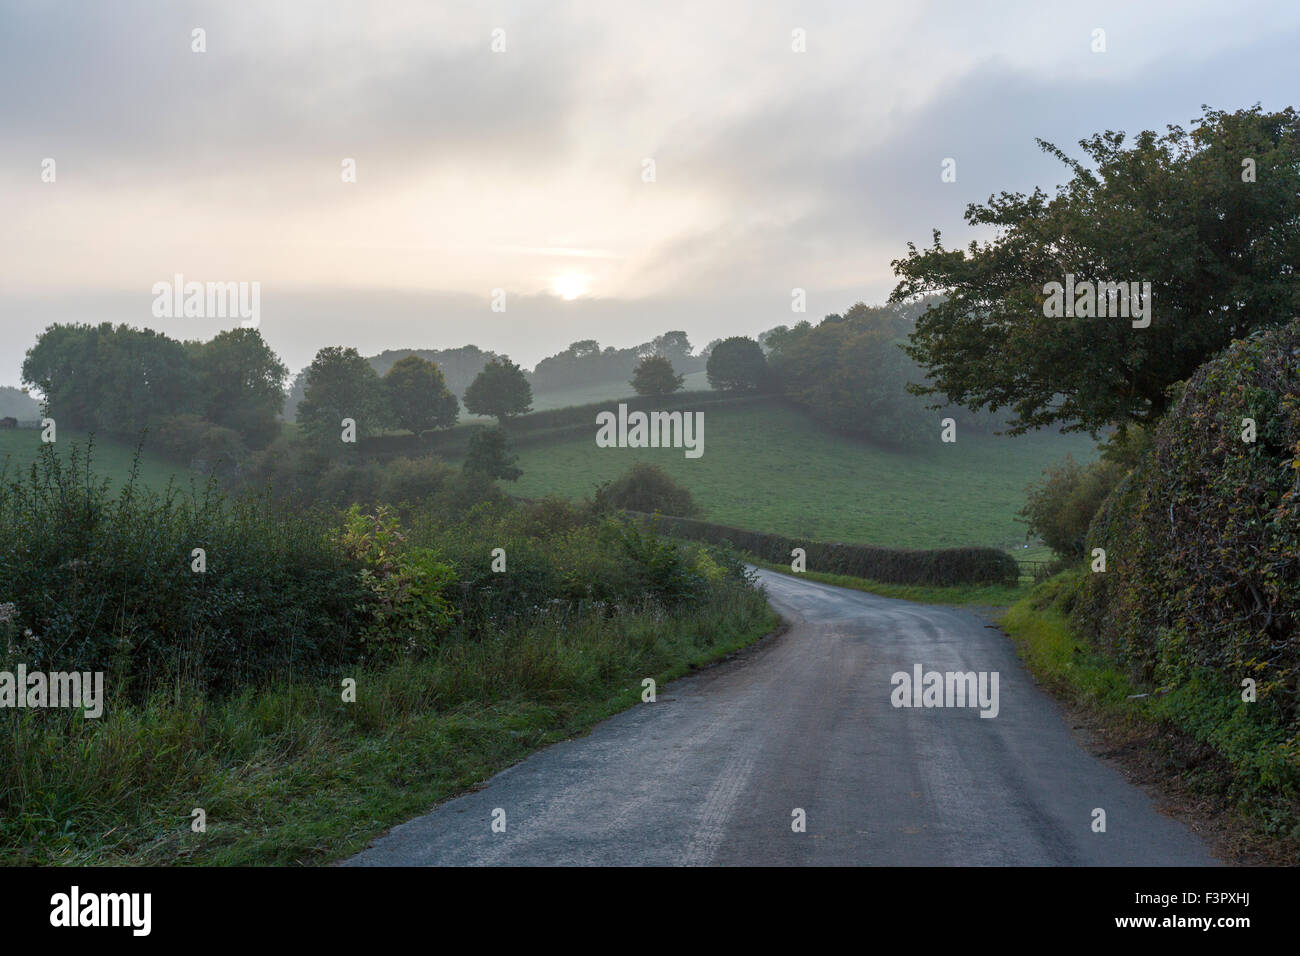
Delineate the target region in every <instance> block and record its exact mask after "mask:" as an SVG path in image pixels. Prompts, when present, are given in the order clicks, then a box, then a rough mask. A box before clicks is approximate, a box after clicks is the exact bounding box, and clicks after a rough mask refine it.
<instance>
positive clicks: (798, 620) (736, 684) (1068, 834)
mask: <svg viewBox="0 0 1300 956" xmlns="http://www.w3.org/2000/svg"><path fill="white" fill-rule="evenodd" d="M760 575H761V578H762V581H763V583H764V584H765V585H766V587H767V589H768V592H769V595H770V598H771V602H772V605H773V606H774V607H775V608H776V609H777V611H779V612H780V613H781V614H782V616H784V617H785V618H786V619H787V620H788V621H789V622H790V627H789V629H788V630H787V631H786V632H785V633H783V634H781V635H779V636H778V637H775V638H771V639H768V640H767V641H766V642H765V643H763V644H762V645H760V646H759V647H758V648H756V649H754V650H752V651H750V652H747V653H746V654H743V655H741V656H740V657H738V658H737V659H736V660H733V661H731V662H728V663H725V664H722V665H719V666H717V667H714V668H711V669H708V670H706V671H703V672H701V673H700V674H697V675H694V676H691V677H687V678H684V679H682V680H679V681H675V682H674V683H672V684H671V685H669V686H666V687H660V688H659V689H658V699H657V701H656V702H654V703H642V704H638V705H637V706H635V707H633V708H631V709H630V710H627V711H625V712H623V713H621V714H618V715H616V716H614V717H612V718H610V719H609V720H606V721H604V722H603V723H601V724H599V725H598V726H597V727H596V728H595V729H594V730H593V731H592V732H591V733H590V734H588V735H587V736H585V737H580V738H578V739H575V740H570V741H566V742H563V743H560V744H557V745H555V746H553V747H549V748H547V749H546V750H543V751H540V752H539V753H537V754H534V755H533V756H532V757H530V758H528V759H527V760H525V761H523V762H522V763H519V764H516V765H515V766H513V767H511V768H510V769H508V770H505V771H503V772H502V773H500V774H497V776H495V777H493V778H492V779H491V780H490V781H489V782H488V783H487V784H486V786H485V787H484V788H482V789H480V790H477V791H475V792H473V793H470V794H467V795H465V796H462V797H458V798H456V799H454V800H450V801H448V802H446V803H444V804H441V805H440V806H438V807H437V808H436V809H435V810H434V811H433V812H432V813H429V814H427V815H425V816H422V817H418V818H416V819H415V820H412V821H410V822H408V823H405V824H402V825H401V826H398V827H395V828H394V829H393V830H392V831H390V832H389V833H388V834H387V835H385V836H383V837H381V838H380V839H378V840H376V841H375V842H374V843H373V844H372V845H371V846H370V847H369V848H367V849H366V850H365V851H363V852H362V853H360V854H358V855H357V856H355V857H353V858H351V859H350V860H348V861H346V864H345V865H349V866H386V865H400V866H426V865H440V866H445V865H493V864H497V865H500V864H505V865H529V866H531V865H577V864H582V865H727V864H744V865H805V864H808V865H835V864H852V865H957V866H969V865H1030V866H1034V865H1038V866H1042V865H1052V866H1077V865H1116V866H1124V865H1148V866H1152V865H1157V866H1158V865H1198V864H1200V865H1213V864H1215V863H1216V862H1217V861H1216V860H1215V859H1214V858H1213V857H1212V856H1211V855H1210V853H1209V851H1208V849H1207V848H1206V846H1205V845H1204V843H1203V842H1202V841H1201V840H1200V838H1199V837H1197V836H1196V835H1194V834H1193V833H1192V832H1191V831H1190V830H1188V829H1187V828H1186V827H1185V826H1183V825H1182V824H1181V823H1178V822H1177V821H1175V820H1173V819H1171V818H1169V817H1166V816H1163V815H1162V814H1160V813H1158V812H1157V811H1156V810H1155V809H1154V807H1153V805H1152V802H1151V800H1150V799H1149V798H1148V797H1147V796H1146V795H1145V794H1144V793H1143V792H1142V791H1141V790H1139V789H1138V788H1136V787H1134V786H1132V785H1131V784H1129V783H1127V782H1126V781H1125V780H1124V778H1123V777H1122V776H1121V775H1120V774H1119V772H1117V771H1116V770H1115V769H1113V768H1112V767H1110V766H1109V765H1107V764H1105V763H1103V762H1102V761H1100V760H1098V759H1097V758H1096V757H1094V756H1092V755H1090V754H1089V753H1087V752H1086V751H1085V750H1083V749H1082V748H1081V747H1080V745H1079V744H1078V743H1077V742H1076V741H1075V739H1074V738H1073V737H1072V736H1071V734H1070V730H1069V728H1068V726H1067V724H1066V722H1065V719H1064V717H1063V716H1062V714H1061V712H1060V710H1059V708H1058V707H1057V705H1056V704H1055V703H1054V702H1053V701H1052V700H1051V699H1050V698H1049V697H1048V696H1047V695H1046V694H1045V693H1044V692H1043V691H1041V690H1039V689H1038V687H1037V686H1035V684H1034V682H1033V680H1032V678H1030V676H1029V675H1028V673H1027V672H1026V671H1025V669H1024V668H1023V666H1022V665H1021V664H1020V663H1019V661H1018V660H1017V658H1016V655H1015V652H1014V649H1013V648H1012V645H1011V642H1010V641H1009V640H1008V639H1007V638H1006V637H1005V636H1004V635H1003V634H1001V633H1000V632H999V631H997V630H995V629H992V628H989V627H987V626H986V624H987V621H985V620H984V619H982V618H980V617H979V616H978V615H976V614H975V613H972V612H968V611H963V610H959V609H953V608H943V607H931V606H926V605H918V604H911V603H908V602H905V601H896V600H891V599H888V598H881V597H876V596H874V595H870V594H864V593H862V592H859V591H850V590H845V589H843V588H836V587H830V586H828V585H824V584H818V583H816V582H813V581H808V580H806V579H801V578H792V577H788V576H786V575H780V574H773V573H770V572H766V571H763V572H760ZM917 664H919V665H921V666H922V668H923V669H924V670H925V671H929V670H935V671H939V672H948V671H952V672H965V671H975V672H981V671H982V672H995V671H996V672H997V673H998V675H999V680H998V713H997V716H996V717H991V718H985V717H980V711H979V709H978V708H977V707H970V706H966V707H929V708H927V707H895V706H893V704H892V703H891V695H892V694H893V692H894V686H893V684H892V683H891V678H892V675H893V674H895V673H896V672H905V673H908V674H909V675H910V674H912V673H913V672H914V667H915V665H917ZM1096 808H1100V809H1102V810H1104V811H1105V823H1106V831H1105V832H1104V833H1098V832H1094V830H1093V820H1094V813H1093V811H1094V809H1096ZM498 810H500V811H504V823H505V832H504V833H500V832H493V830H492V822H493V818H494V811H498ZM796 810H803V811H804V815H805V819H806V830H805V832H802V833H801V832H795V830H794V826H793V825H794V823H795V821H796V816H795V811H796ZM496 818H497V819H498V820H500V819H501V814H500V813H497V814H496Z"/></svg>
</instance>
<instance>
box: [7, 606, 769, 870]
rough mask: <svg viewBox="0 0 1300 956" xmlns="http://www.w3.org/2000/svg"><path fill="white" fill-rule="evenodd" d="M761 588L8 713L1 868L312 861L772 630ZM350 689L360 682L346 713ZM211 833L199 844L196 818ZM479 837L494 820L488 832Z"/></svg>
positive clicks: (342, 851)
mask: <svg viewBox="0 0 1300 956" xmlns="http://www.w3.org/2000/svg"><path fill="white" fill-rule="evenodd" d="M775 625H776V618H775V615H773V614H772V612H771V611H770V610H769V609H768V608H767V606H766V605H765V604H764V603H763V602H762V600H761V598H760V597H759V596H758V595H757V593H756V592H752V591H750V592H742V591H737V590H735V589H726V590H724V591H720V592H719V594H718V595H717V596H716V597H714V598H712V599H710V600H709V601H708V602H707V603H705V604H704V605H702V606H696V607H693V608H691V609H690V610H680V611H677V612H674V613H669V612H665V611H663V610H662V609H658V608H656V607H655V606H653V605H647V606H645V607H642V608H639V609H630V610H627V611H625V612H622V613H619V614H617V615H615V616H613V617H599V616H588V617H586V618H584V619H580V620H577V621H575V620H574V619H573V618H571V617H570V619H569V620H568V621H559V620H556V621H552V622H540V623H535V624H533V625H530V626H528V627H527V628H524V629H520V630H516V631H514V632H512V633H498V634H495V635H492V636H490V637H487V638H482V637H480V638H478V639H468V638H465V639H456V640H450V641H448V642H447V643H445V644H444V645H442V646H440V647H439V648H438V650H437V651H436V653H434V654H433V655H431V656H429V657H428V658H426V659H423V660H420V661H402V662H399V663H397V664H393V665H391V666H389V667H386V668H383V669H374V670H360V669H358V670H355V671H352V672H350V673H348V674H347V675H344V674H340V675H339V676H340V681H338V682H315V683H302V684H297V685H290V686H281V687H271V688H269V689H262V690H258V691H248V692H245V693H243V694H240V695H238V696H236V697H232V698H229V699H227V700H224V701H215V702H214V701H206V702H205V701H204V700H201V699H195V698H190V699H180V700H178V699H175V698H166V697H155V698H154V699H153V700H151V701H150V702H149V703H148V704H143V705H122V706H110V707H109V709H108V710H107V712H106V713H105V715H104V717H103V718H101V719H100V720H90V721H87V720H83V719H82V718H81V717H79V716H76V717H68V716H67V715H66V714H65V713H63V712H33V711H28V710H23V711H18V710H7V711H5V712H3V714H2V715H0V723H2V724H3V729H2V730H0V747H3V748H4V749H5V750H6V751H8V753H7V754H5V755H4V761H5V762H9V763H10V764H11V766H12V768H13V771H14V772H13V773H12V774H11V775H10V776H9V777H8V778H7V779H6V781H5V786H6V788H8V789H10V793H9V794H8V795H7V801H6V802H7V803H8V805H9V808H10V812H8V813H6V814H5V816H4V818H3V819H2V820H0V863H6V864H14V863H39V864H128V865H134V864H175V863H190V864H222V865H260V864H280V865H284V864H320V863H324V862H327V861H330V860H334V859H338V858H341V857H344V856H347V855H349V854H351V853H353V852H356V851H357V850H359V849H361V848H362V847H363V846H364V845H365V844H366V843H367V841H368V840H369V839H371V838H372V837H374V836H375V835H377V834H379V833H380V832H382V831H383V830H384V829H386V828H387V827H389V826H392V825H394V824H396V823H399V822H402V821H404V820H407V819H409V818H411V817H413V816H416V815H418V814H420V813H423V812H426V811H427V810H428V809H429V808H430V807H431V806H432V805H433V804H435V803H436V802H438V801H440V800H442V799H445V798H447V797H449V796H452V795H454V794H456V793H458V792H461V791H464V790H466V789H467V788H469V787H471V786H473V785H474V784H475V783H477V782H478V781H481V780H483V779H484V778H486V777H488V776H490V775H491V774H493V773H495V772H496V771H499V770H501V769H503V768H504V767H506V766H508V765H510V764H512V763H514V762H516V761H518V760H519V759H521V758H523V757H524V756H526V755H527V754H528V753H529V752H530V751H532V750H535V749H536V748H538V747H541V746H544V745H546V744H549V743H552V742H555V741H557V740H561V739H564V738H566V737H569V736H572V735H574V734H577V733H581V732H583V731H585V730H586V729H588V728H589V727H590V726H591V725H592V724H594V723H595V722H596V721H598V720H600V719H602V718H603V717H606V716H608V715H610V714H612V713H614V712H616V711H618V710H621V709H623V708H625V707H628V706H632V705H634V704H637V703H639V701H640V693H641V680H642V679H643V678H645V677H654V678H655V679H656V680H657V681H659V682H660V683H661V684H662V683H663V682H664V681H667V680H669V679H670V678H672V677H675V676H679V675H680V674H682V673H685V672H686V671H688V670H689V669H690V668H691V667H692V666H694V665H698V664H702V663H705V662H707V661H710V660H714V659H717V658H718V657H720V656H722V655H725V654H727V653H729V652H731V651H734V650H736V649H738V648H741V647H743V646H745V645H747V644H749V643H751V642H752V641H754V640H756V639H757V638H758V637H760V636H762V635H763V634H765V633H767V632H769V631H770V630H771V629H772V628H773V627H774V626H775ZM343 676H352V677H355V678H356V680H357V693H356V702H355V703H344V702H343V701H342V699H341V692H340V685H341V678H342V677H343ZM196 807H201V808H202V809H203V810H204V811H205V812H206V818H207V831H206V832H205V833H195V832H192V830H191V811H192V810H193V809H194V808H196ZM484 826H485V827H486V826H487V821H485V822H484Z"/></svg>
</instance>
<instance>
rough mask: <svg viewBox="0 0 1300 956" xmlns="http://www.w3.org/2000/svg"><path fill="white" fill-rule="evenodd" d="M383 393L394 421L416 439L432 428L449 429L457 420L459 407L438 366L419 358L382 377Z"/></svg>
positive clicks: (396, 365) (405, 361)
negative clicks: (386, 396)
mask: <svg viewBox="0 0 1300 956" xmlns="http://www.w3.org/2000/svg"><path fill="white" fill-rule="evenodd" d="M384 389H385V391H386V392H387V393H388V406H389V408H390V409H391V410H392V415H393V421H394V422H395V423H396V424H397V425H398V426H399V427H401V428H404V429H406V430H407V431H409V432H411V433H412V434H414V435H415V437H416V438H419V437H420V435H422V434H423V433H424V432H427V431H432V430H433V429H435V428H450V427H451V426H452V425H455V424H456V419H457V418H458V417H459V416H460V403H459V402H458V401H457V400H456V396H455V395H453V394H452V393H451V391H450V390H449V389H448V388H447V382H446V380H445V379H444V378H443V377H442V372H441V371H440V370H439V368H438V366H436V365H434V364H433V363H432V362H430V361H427V360H426V359H422V358H420V356H418V355H408V356H406V358H403V359H399V360H398V361H397V362H395V363H393V367H392V368H390V369H389V370H388V372H387V374H385V375H384Z"/></svg>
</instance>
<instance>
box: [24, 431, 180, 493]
mask: <svg viewBox="0 0 1300 956" xmlns="http://www.w3.org/2000/svg"><path fill="white" fill-rule="evenodd" d="M56 437H57V441H55V443H54V448H55V453H56V454H58V455H59V456H60V457H63V456H66V455H68V454H70V453H71V452H72V449H73V448H74V447H75V448H77V449H78V450H79V454H84V453H85V451H86V448H87V444H88V440H89V438H90V436H89V435H87V434H86V433H85V432H73V431H64V430H63V429H59V430H58V432H57V433H56ZM40 450H41V432H40V430H39V429H35V428H19V429H14V430H13V431H8V430H6V431H0V469H3V473H4V476H5V478H6V479H12V478H14V477H16V476H17V475H18V474H19V473H25V472H26V471H27V470H28V468H29V466H30V465H31V463H32V462H34V461H35V460H36V459H37V456H38V455H39V454H40ZM135 450H136V449H135V445H133V444H129V443H127V442H122V441H116V440H113V439H110V438H102V437H99V436H96V437H95V441H94V449H93V464H94V471H95V474H96V476H97V477H100V478H108V479H109V480H110V481H111V482H112V483H113V484H114V485H115V486H116V485H119V484H120V483H121V482H122V481H124V480H125V479H126V478H127V476H128V475H130V473H131V463H132V461H133V459H134V458H135ZM173 475H175V476H176V483H177V485H179V486H180V487H182V488H188V487H189V482H190V472H189V471H188V470H187V469H185V468H182V467H180V466H178V465H176V464H174V463H172V462H170V461H168V460H167V459H165V458H162V457H160V456H159V455H156V454H152V453H148V452H144V453H142V454H141V456H140V473H139V478H140V481H141V483H142V484H144V485H146V486H147V487H150V488H156V489H158V490H162V489H164V488H166V487H167V482H168V481H169V480H170V479H171V477H172V476H173ZM194 477H195V479H196V480H198V481H202V480H203V479H202V478H201V477H200V476H198V475H195V476H194Z"/></svg>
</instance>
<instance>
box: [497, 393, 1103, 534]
mask: <svg viewBox="0 0 1300 956" xmlns="http://www.w3.org/2000/svg"><path fill="white" fill-rule="evenodd" d="M595 434H596V426H595V422H594V421H593V422H592V427H591V435H590V436H589V437H585V438H566V439H561V440H558V441H556V442H553V443H535V444H526V445H523V446H521V447H520V450H519V457H520V465H521V466H522V467H523V469H524V476H523V478H522V479H520V481H519V482H518V484H517V485H516V486H514V488H512V490H513V491H514V492H515V493H517V494H520V495H523V496H526V497H540V496H542V495H546V494H552V493H553V494H559V495H562V496H566V497H581V496H583V495H587V494H590V493H591V491H592V489H593V488H594V487H595V485H596V484H598V483H599V482H602V481H607V480H609V479H612V478H614V477H616V476H617V475H618V474H620V473H621V472H623V471H624V470H626V469H627V468H628V467H629V466H630V465H631V464H632V463H633V462H634V461H641V460H644V461H651V462H654V463H655V464H657V465H660V466H661V467H663V468H664V470H666V471H667V472H668V473H669V474H671V475H672V476H673V477H674V478H675V479H677V480H678V481H680V482H681V483H682V484H684V485H685V486H686V487H687V488H689V489H690V491H691V493H692V494H693V495H694V496H695V500H696V502H697V503H698V504H699V505H700V506H701V507H702V508H703V509H704V511H705V514H706V516H707V518H708V519H709V520H711V521H717V522H721V523H723V524H730V525H734V526H737V527H743V528H753V529H757V530H763V531H772V532H776V533H779V534H788V535H804V536H807V537H812V538H817V539H819V540H823V541H831V540H842V541H853V542H862V543H870V544H884V545H892V546H896V547H915V548H939V547H955V546H961V545H989V546H994V547H1004V548H1008V549H1015V550H1017V551H1022V546H1023V544H1024V538H1025V529H1024V526H1023V525H1021V524H1020V523H1018V522H1017V521H1016V520H1015V518H1014V516H1015V513H1016V511H1017V510H1019V508H1020V507H1021V506H1022V505H1023V504H1024V497H1025V496H1024V488H1025V485H1027V484H1028V483H1029V482H1031V481H1033V480H1035V479H1036V478H1038V476H1039V474H1040V473H1041V471H1042V469H1043V468H1044V466H1046V465H1047V464H1048V463H1049V462H1052V461H1054V460H1057V459H1059V458H1064V457H1065V455H1066V454H1067V453H1069V454H1071V455H1073V456H1074V458H1075V459H1076V460H1078V461H1091V460H1092V459H1093V458H1095V457H1096V452H1095V448H1094V443H1093V442H1092V441H1091V439H1089V438H1088V437H1087V436H1078V435H1070V436H1063V435H1060V434H1057V433H1055V432H1043V433H1039V434H1035V435H1026V436H1023V437H1020V438H1006V437H999V436H980V435H974V434H970V435H962V434H959V435H958V437H957V441H956V442H955V443H953V444H944V443H942V442H941V441H940V440H939V428H938V423H937V422H936V426H935V430H934V441H933V444H932V445H928V446H926V447H923V448H921V449H918V450H915V451H897V450H892V449H886V448H881V447H878V446H874V445H871V444H868V443H866V442H860V441H855V440H852V439H847V438H844V437H842V436H840V435H838V434H836V433H835V432H832V431H830V430H829V429H827V428H825V427H823V426H820V425H818V424H817V423H816V422H814V421H813V420H811V419H810V418H808V417H807V416H806V415H804V414H802V413H801V412H799V411H797V410H795V409H793V408H791V407H789V406H787V405H785V404H784V403H782V402H780V401H778V400H775V399H773V400H770V401H762V402H758V403H754V404H749V405H742V406H730V407H718V408H711V409H709V410H707V411H706V412H705V429H704V455H703V456H702V457H700V458H697V459H688V458H686V457H685V456H684V454H683V452H682V450H681V449H671V448H647V449H630V448H597V447H596V444H595ZM1019 556H1021V557H1035V558H1038V557H1047V554H1046V552H1045V550H1044V549H1040V548H1031V549H1030V550H1029V551H1028V552H1022V553H1021V554H1020V555H1019Z"/></svg>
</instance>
